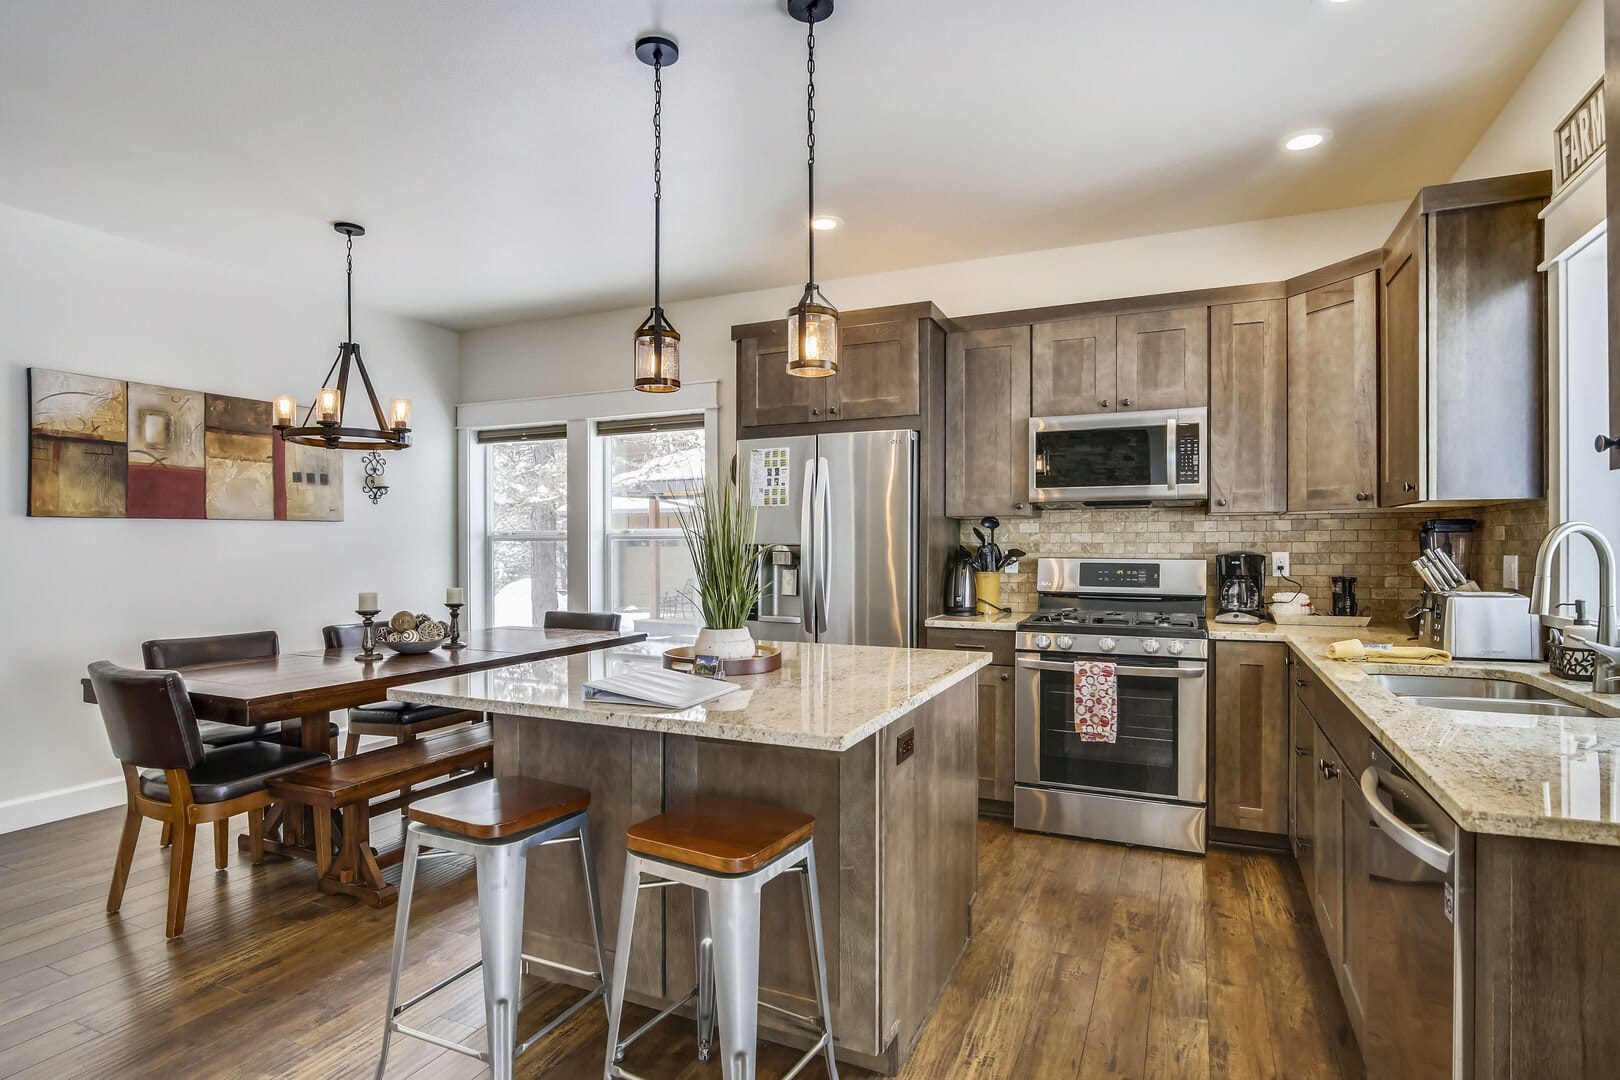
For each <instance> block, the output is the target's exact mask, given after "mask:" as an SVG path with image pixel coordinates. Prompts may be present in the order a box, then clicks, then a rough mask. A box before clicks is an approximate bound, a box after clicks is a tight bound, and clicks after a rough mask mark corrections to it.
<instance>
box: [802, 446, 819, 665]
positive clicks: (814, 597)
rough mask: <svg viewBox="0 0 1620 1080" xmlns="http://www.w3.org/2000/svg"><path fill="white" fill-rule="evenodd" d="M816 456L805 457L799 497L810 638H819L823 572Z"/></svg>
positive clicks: (804, 590)
mask: <svg viewBox="0 0 1620 1080" xmlns="http://www.w3.org/2000/svg"><path fill="white" fill-rule="evenodd" d="M815 497H816V459H815V458H813V457H807V458H805V462H804V492H803V494H802V495H801V496H800V499H799V543H800V545H801V547H802V550H801V551H800V553H799V565H800V566H801V567H802V568H803V570H802V574H803V577H804V579H805V580H804V581H802V582H801V583H800V584H801V586H802V588H801V594H802V595H803V597H804V636H805V638H806V639H808V640H810V641H814V640H815V638H816V604H817V603H819V594H820V590H819V588H818V587H817V582H818V581H819V580H820V575H819V574H818V573H817V571H816V560H817V559H818V558H820V555H821V548H820V547H819V546H818V544H817V542H816V533H815V523H816V516H817V515H816V508H815Z"/></svg>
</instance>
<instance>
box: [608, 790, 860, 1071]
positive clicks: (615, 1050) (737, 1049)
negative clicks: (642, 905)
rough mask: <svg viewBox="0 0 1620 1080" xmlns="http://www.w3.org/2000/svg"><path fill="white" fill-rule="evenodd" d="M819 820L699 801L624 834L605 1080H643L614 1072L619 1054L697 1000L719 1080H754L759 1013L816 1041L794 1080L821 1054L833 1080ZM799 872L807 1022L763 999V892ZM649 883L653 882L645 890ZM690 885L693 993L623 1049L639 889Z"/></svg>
mask: <svg viewBox="0 0 1620 1080" xmlns="http://www.w3.org/2000/svg"><path fill="white" fill-rule="evenodd" d="M815 825H816V819H815V818H813V817H811V816H810V815H809V814H801V813H798V812H797V811H794V810H787V809H784V808H782V807H780V806H767V805H763V804H761V803H752V802H742V801H740V800H734V799H699V800H697V801H696V802H695V803H694V804H693V805H692V806H691V808H690V809H682V810H675V811H671V812H669V813H665V814H660V815H658V816H657V817H653V818H648V819H647V820H646V821H643V822H640V823H638V824H636V825H632V826H631V827H630V829H629V830H628V832H627V833H626V847H627V850H626V852H625V858H624V896H623V898H622V900H621V902H620V904H621V906H620V913H619V938H618V945H617V948H616V950H615V952H614V954H613V978H612V980H611V982H610V984H609V985H610V989H609V991H608V998H609V1006H608V1037H607V1051H608V1060H607V1063H606V1065H605V1066H604V1068H603V1071H602V1075H603V1077H604V1078H605V1080H610V1078H613V1077H624V1078H628V1080H640V1078H639V1077H637V1076H636V1074H634V1073H631V1072H627V1071H625V1070H624V1069H623V1068H621V1067H620V1066H619V1064H618V1063H619V1062H620V1061H622V1060H623V1058H624V1051H625V1048H626V1047H628V1046H629V1045H630V1044H631V1043H633V1042H635V1041H636V1040H637V1039H639V1038H640V1037H641V1036H642V1035H644V1034H645V1033H646V1032H647V1031H648V1030H649V1029H651V1028H652V1026H653V1025H654V1024H657V1023H658V1022H659V1021H661V1020H663V1019H664V1018H666V1017H667V1016H669V1015H670V1014H671V1013H673V1012H674V1011H675V1010H676V1009H678V1008H680V1007H681V1006H683V1005H685V1004H686V1003H687V1002H689V1001H691V1000H692V999H693V998H694V997H695V998H697V1002H698V1006H697V1012H698V1019H697V1023H698V1059H699V1060H700V1061H707V1060H708V1058H709V1045H710V1042H711V1040H712V1038H713V1035H714V1027H715V1022H716V1020H717V1019H718V1021H719V1026H720V1058H721V1074H722V1075H723V1076H724V1077H725V1080H754V1067H755V1058H756V1043H757V1040H758V1033H759V1014H758V1009H759V1008H760V1007H763V1008H766V1009H769V1010H771V1011H772V1012H774V1013H777V1014H778V1015H781V1016H784V1017H786V1018H788V1019H790V1020H794V1021H797V1022H799V1023H801V1024H803V1025H805V1026H806V1027H808V1028H809V1029H810V1030H811V1031H812V1032H813V1033H816V1034H818V1035H819V1038H817V1040H816V1042H815V1045H813V1046H811V1047H810V1049H809V1050H807V1051H805V1053H804V1056H802V1057H800V1058H799V1060H798V1061H797V1062H795V1063H794V1065H793V1068H791V1069H789V1070H788V1071H787V1072H786V1073H784V1074H783V1080H790V1078H791V1077H794V1076H797V1075H798V1074H799V1071H800V1070H802V1069H803V1068H804V1067H805V1066H806V1065H808V1064H810V1062H811V1061H813V1060H815V1058H816V1056H817V1055H820V1054H825V1055H826V1059H827V1074H828V1075H829V1076H831V1077H832V1078H833V1080H838V1063H837V1062H836V1061H834V1060H833V1036H832V1019H831V1012H832V1010H831V1008H830V1007H829V1005H828V1002H827V960H826V955H825V952H824V950H823V947H822V938H821V899H820V894H819V892H818V891H817V882H816V852H815V848H814V847H813V846H812V833H813V832H814V830H815ZM791 873H799V874H800V875H801V876H800V878H799V885H800V889H801V895H802V896H803V899H804V917H805V929H806V930H807V931H808V933H809V938H810V955H811V958H812V960H813V965H812V966H813V976H814V980H815V991H816V1001H817V1004H818V1006H819V1008H820V1010H821V1015H819V1016H804V1015H802V1014H800V1013H796V1012H791V1011H789V1010H787V1009H781V1008H777V1007H776V1006H774V1005H771V1004H769V1003H768V1002H763V1001H760V1000H759V919H760V890H761V889H762V888H764V886H765V884H766V883H767V882H770V881H772V880H774V879H776V878H778V877H780V876H781V875H783V874H791ZM643 874H646V875H647V876H648V877H649V879H650V880H648V881H646V882H643V881H642V880H641V877H642V875H643ZM668 885H686V886H689V887H690V888H691V889H692V907H693V923H694V926H693V936H694V939H695V951H696V954H697V955H696V960H697V985H695V986H694V987H693V988H692V990H691V991H690V992H689V993H688V994H687V995H686V996H685V997H683V998H681V999H680V1000H679V1001H677V1002H675V1003H674V1004H672V1005H670V1006H669V1007H668V1008H666V1009H665V1010H664V1011H663V1012H661V1013H659V1014H658V1015H657V1016H655V1017H653V1018H652V1019H651V1020H648V1021H647V1022H646V1023H645V1024H643V1025H641V1027H639V1028H637V1029H636V1030H635V1032H633V1033H632V1034H631V1035H630V1036H629V1037H628V1038H626V1039H625V1040H624V1041H623V1042H620V1041H619V1022H620V1020H622V1019H623V1017H624V989H625V981H626V979H627V978H628V976H629V970H630V943H631V938H632V936H633V935H634V931H635V922H636V898H637V896H638V895H639V894H640V892H641V890H642V889H650V888H662V887H665V886H668Z"/></svg>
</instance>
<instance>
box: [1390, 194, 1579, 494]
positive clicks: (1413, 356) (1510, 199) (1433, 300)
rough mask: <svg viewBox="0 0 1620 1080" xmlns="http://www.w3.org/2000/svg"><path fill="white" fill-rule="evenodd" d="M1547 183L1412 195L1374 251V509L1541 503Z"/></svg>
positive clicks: (1543, 491)
mask: <svg viewBox="0 0 1620 1080" xmlns="http://www.w3.org/2000/svg"><path fill="white" fill-rule="evenodd" d="M1551 184H1552V175H1551V174H1550V173H1545V172H1540V173H1525V174H1522V175H1519V176H1504V177H1497V178H1494V179H1490V180H1476V181H1469V182H1467V183H1461V184H1446V185H1443V186H1439V187H1429V188H1424V189H1423V191H1422V192H1420V193H1419V194H1418V197H1417V199H1416V200H1415V201H1414V202H1413V203H1412V205H1411V207H1410V208H1408V210H1407V211H1406V214H1405V216H1403V217H1402V218H1401V221H1400V224H1399V225H1397V226H1396V227H1395V232H1394V234H1393V235H1391V236H1390V238H1389V242H1388V243H1387V244H1386V245H1385V248H1384V258H1383V342H1382V344H1383V351H1382V357H1381V359H1380V362H1379V363H1380V367H1379V403H1378V404H1379V425H1380V428H1379V431H1380V433H1379V475H1378V499H1379V502H1380V503H1381V504H1382V505H1384V506H1403V505H1406V504H1409V503H1420V502H1428V503H1433V502H1478V501H1481V500H1496V499H1538V498H1541V497H1542V496H1543V495H1544V494H1545V491H1546V483H1545V461H1544V449H1543V444H1544V441H1545V436H1544V432H1545V421H1544V419H1543V405H1544V403H1545V400H1546V391H1545V383H1546V340H1547V339H1546V326H1545V311H1546V286H1545V282H1544V280H1543V278H1542V275H1541V272H1540V271H1539V270H1538V269H1537V266H1538V264H1539V263H1540V261H1541V219H1540V216H1539V215H1540V213H1541V210H1542V208H1543V207H1545V206H1546V205H1547V200H1548V197H1549V194H1550V192H1551Z"/></svg>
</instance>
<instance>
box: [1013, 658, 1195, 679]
mask: <svg viewBox="0 0 1620 1080" xmlns="http://www.w3.org/2000/svg"><path fill="white" fill-rule="evenodd" d="M1018 666H1019V667H1021V668H1026V669H1029V670H1033V671H1067V672H1069V673H1071V674H1072V673H1073V672H1074V662H1073V661H1072V660H1070V661H1064V660H1029V659H1026V658H1025V657H1022V656H1020V657H1019V658H1018ZM1114 674H1115V675H1127V676H1130V677H1131V678H1141V679H1201V678H1203V677H1204V674H1205V668H1204V665H1202V664H1199V665H1198V666H1197V667H1162V668H1161V667H1128V666H1126V665H1124V664H1116V665H1115V666H1114Z"/></svg>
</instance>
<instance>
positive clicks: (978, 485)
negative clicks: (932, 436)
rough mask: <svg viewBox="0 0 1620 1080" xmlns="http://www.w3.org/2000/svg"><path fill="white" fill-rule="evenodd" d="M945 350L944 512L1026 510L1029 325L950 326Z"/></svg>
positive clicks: (975, 513) (1018, 512) (970, 514)
mask: <svg viewBox="0 0 1620 1080" xmlns="http://www.w3.org/2000/svg"><path fill="white" fill-rule="evenodd" d="M945 357H946V360H945V514H946V516H947V517H955V518H977V517H982V516H984V515H986V514H994V515H996V516H998V517H1007V516H1018V515H1027V514H1029V513H1030V507H1029V327H1028V326H1008V327H1002V328H1000V329H996V330H974V331H969V332H965V333H956V334H952V335H950V337H949V339H948V340H947V344H946V351H945Z"/></svg>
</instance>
